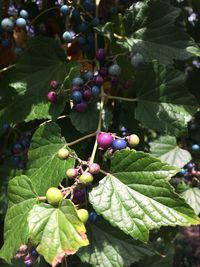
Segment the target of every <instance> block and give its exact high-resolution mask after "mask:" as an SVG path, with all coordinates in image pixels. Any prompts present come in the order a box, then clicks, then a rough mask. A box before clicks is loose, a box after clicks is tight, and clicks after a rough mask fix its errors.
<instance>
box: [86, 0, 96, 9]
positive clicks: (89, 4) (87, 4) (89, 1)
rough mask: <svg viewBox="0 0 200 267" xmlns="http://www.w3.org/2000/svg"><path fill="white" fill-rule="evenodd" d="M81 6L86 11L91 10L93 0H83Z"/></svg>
mask: <svg viewBox="0 0 200 267" xmlns="http://www.w3.org/2000/svg"><path fill="white" fill-rule="evenodd" d="M83 8H84V9H85V10H86V11H92V10H93V9H94V5H93V1H92V0H84V2H83Z"/></svg>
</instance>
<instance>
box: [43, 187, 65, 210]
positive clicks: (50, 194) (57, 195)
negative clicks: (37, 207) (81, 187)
mask: <svg viewBox="0 0 200 267" xmlns="http://www.w3.org/2000/svg"><path fill="white" fill-rule="evenodd" d="M46 198H47V201H48V203H49V204H51V205H53V206H57V205H58V204H59V203H60V201H61V200H62V199H63V194H62V193H61V191H60V190H59V189H58V188H56V187H50V188H49V189H48V190H47V192H46Z"/></svg>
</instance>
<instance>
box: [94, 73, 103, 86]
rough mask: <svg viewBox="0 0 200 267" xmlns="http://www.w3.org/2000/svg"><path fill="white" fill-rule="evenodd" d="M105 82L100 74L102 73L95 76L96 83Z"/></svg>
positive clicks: (99, 84)
mask: <svg viewBox="0 0 200 267" xmlns="http://www.w3.org/2000/svg"><path fill="white" fill-rule="evenodd" d="M103 82H104V79H103V78H102V77H101V76H100V75H97V76H96V77H95V84H96V85H98V86H101V85H102V84H103Z"/></svg>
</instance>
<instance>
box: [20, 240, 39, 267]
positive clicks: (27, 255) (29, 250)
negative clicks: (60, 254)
mask: <svg viewBox="0 0 200 267" xmlns="http://www.w3.org/2000/svg"><path fill="white" fill-rule="evenodd" d="M38 256H39V254H38V252H37V251H36V249H35V248H33V247H32V246H30V247H29V246H27V245H21V246H20V248H19V250H18V251H17V254H16V255H15V259H23V261H24V264H25V266H26V267H32V266H33V264H34V263H35V261H36V260H37V258H38Z"/></svg>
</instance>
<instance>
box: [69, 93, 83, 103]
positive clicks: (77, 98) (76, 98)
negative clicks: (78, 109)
mask: <svg viewBox="0 0 200 267" xmlns="http://www.w3.org/2000/svg"><path fill="white" fill-rule="evenodd" d="M71 98H72V100H73V101H74V102H75V103H80V102H81V100H82V93H81V92H80V91H74V92H73V93H72V96H71Z"/></svg>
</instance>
